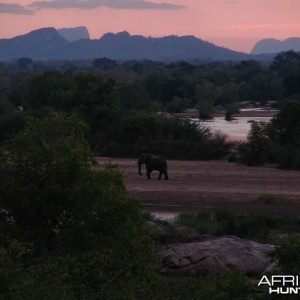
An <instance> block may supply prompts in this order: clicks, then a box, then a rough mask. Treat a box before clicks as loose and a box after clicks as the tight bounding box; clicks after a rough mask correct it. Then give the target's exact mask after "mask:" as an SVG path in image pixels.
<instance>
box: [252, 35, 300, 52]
mask: <svg viewBox="0 0 300 300" xmlns="http://www.w3.org/2000/svg"><path fill="white" fill-rule="evenodd" d="M288 50H294V51H300V38H297V37H293V38H289V39H286V40H284V41H279V40H276V39H263V40H261V41H259V42H257V43H256V44H255V46H254V47H253V49H252V51H251V54H265V53H279V52H282V51H288Z"/></svg>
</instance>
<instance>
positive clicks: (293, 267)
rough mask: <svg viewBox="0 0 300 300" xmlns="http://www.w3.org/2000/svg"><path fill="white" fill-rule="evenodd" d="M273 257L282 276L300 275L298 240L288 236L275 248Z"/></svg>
mask: <svg viewBox="0 0 300 300" xmlns="http://www.w3.org/2000/svg"><path fill="white" fill-rule="evenodd" d="M275 256H276V257H277V259H278V262H279V265H280V268H281V269H282V271H283V273H284V274H287V273H288V274H291V275H299V273H300V238H299V236H290V237H289V238H287V239H284V240H283V241H282V242H281V243H280V244H279V245H278V246H277V247H276V254H275Z"/></svg>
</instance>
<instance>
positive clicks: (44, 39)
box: [0, 28, 68, 60]
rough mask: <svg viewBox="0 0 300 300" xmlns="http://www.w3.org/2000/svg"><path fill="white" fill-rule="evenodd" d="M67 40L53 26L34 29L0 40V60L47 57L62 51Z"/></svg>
mask: <svg viewBox="0 0 300 300" xmlns="http://www.w3.org/2000/svg"><path fill="white" fill-rule="evenodd" d="M67 45H68V42H67V41H66V40H65V39H64V38H63V37H62V36H61V35H59V34H58V32H57V31H56V30H55V29H54V28H43V29H38V30H34V31H32V32H30V33H28V34H25V35H21V36H17V37H15V38H12V39H1V40H0V60H11V59H16V58H20V57H30V58H33V59H40V60H42V59H48V58H51V57H55V56H57V53H62V52H63V51H64V49H65V47H66V46H67Z"/></svg>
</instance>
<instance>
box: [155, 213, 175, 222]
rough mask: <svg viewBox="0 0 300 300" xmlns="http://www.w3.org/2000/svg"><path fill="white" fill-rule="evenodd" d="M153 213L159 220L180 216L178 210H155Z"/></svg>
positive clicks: (170, 219) (168, 219)
mask: <svg viewBox="0 0 300 300" xmlns="http://www.w3.org/2000/svg"><path fill="white" fill-rule="evenodd" d="M151 214H152V215H153V216H154V217H155V218H156V219H159V220H164V221H172V220H174V219H175V218H176V217H177V216H178V212H167V211H153V212H151Z"/></svg>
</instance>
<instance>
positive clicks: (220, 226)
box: [175, 197, 300, 242]
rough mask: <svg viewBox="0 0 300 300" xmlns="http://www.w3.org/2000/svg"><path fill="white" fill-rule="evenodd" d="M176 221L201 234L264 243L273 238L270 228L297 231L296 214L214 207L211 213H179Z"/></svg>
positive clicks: (299, 226) (299, 228)
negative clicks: (273, 213)
mask: <svg viewBox="0 0 300 300" xmlns="http://www.w3.org/2000/svg"><path fill="white" fill-rule="evenodd" d="M264 199H265V198H264ZM268 199H269V197H268ZM259 201H262V200H259ZM175 222H176V223H177V224H181V225H185V226H188V227H190V228H193V229H195V230H196V231H197V232H198V233H200V234H211V235H236V236H238V237H240V238H251V239H255V240H259V241H263V242H265V241H271V240H272V237H271V236H270V233H271V232H272V231H273V230H279V231H285V232H289V233H295V232H299V231H300V219H299V218H298V217H291V216H284V215H271V214H253V213H244V214H241V213H237V212H234V211H232V210H230V209H226V208H219V209H216V210H215V211H214V212H212V213H200V212H199V213H182V214H180V215H179V216H178V217H177V218H176V220H175Z"/></svg>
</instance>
